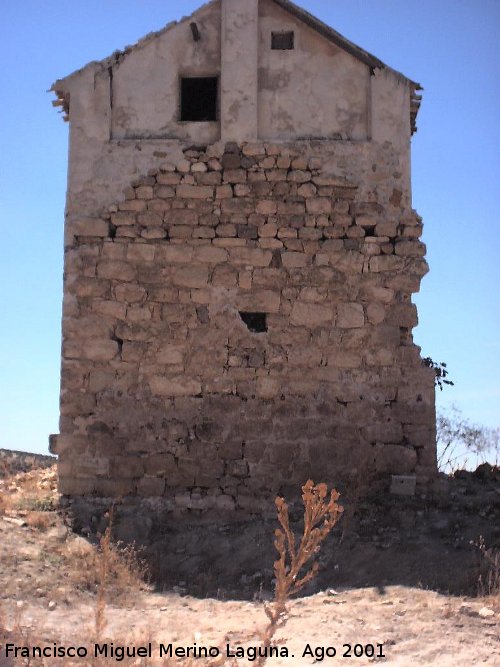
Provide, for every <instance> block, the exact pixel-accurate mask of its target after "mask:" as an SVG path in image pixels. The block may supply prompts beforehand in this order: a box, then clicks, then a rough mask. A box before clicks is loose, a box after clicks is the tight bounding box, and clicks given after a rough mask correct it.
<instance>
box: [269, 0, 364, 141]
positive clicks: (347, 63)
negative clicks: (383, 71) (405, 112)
mask: <svg viewBox="0 0 500 667" xmlns="http://www.w3.org/2000/svg"><path fill="white" fill-rule="evenodd" d="M259 18H260V20H259V33H260V48H259V136H260V137H261V138H262V139H292V138H308V137H313V138H332V139H335V138H337V139H338V138H342V139H354V140H366V139H368V138H369V93H370V72H369V68H368V67H367V66H366V65H364V64H363V63H361V62H360V61H359V60H356V58H354V57H353V56H351V55H349V54H348V53H346V52H345V51H342V50H341V49H340V48H339V47H337V46H336V45H335V44H333V43H331V42H329V41H328V40H326V39H325V38H324V37H322V36H321V35H319V34H318V33H316V32H315V31H314V30H312V29H311V28H309V27H308V26H306V25H305V24H304V23H303V22H301V21H299V20H298V19H296V18H295V17H293V16H292V15H291V14H289V13H288V12H286V11H284V10H283V9H281V8H280V7H278V6H277V5H276V4H275V3H274V2H272V1H271V0H265V1H261V3H260V17H259ZM283 30H284V31H287V30H293V31H294V33H295V49H294V50H291V51H276V50H272V49H271V33H272V32H273V31H277V32H280V31H283Z"/></svg>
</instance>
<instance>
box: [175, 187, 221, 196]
mask: <svg viewBox="0 0 500 667" xmlns="http://www.w3.org/2000/svg"><path fill="white" fill-rule="evenodd" d="M176 194H177V196H178V197H181V198H183V199H210V198H212V197H213V196H214V189H213V187H212V186H210V185H183V184H181V185H178V186H177V187H176Z"/></svg>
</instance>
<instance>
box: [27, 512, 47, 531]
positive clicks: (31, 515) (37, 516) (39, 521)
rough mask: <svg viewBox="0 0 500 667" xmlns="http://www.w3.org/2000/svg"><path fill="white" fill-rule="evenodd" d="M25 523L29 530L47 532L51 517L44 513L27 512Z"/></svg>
mask: <svg viewBox="0 0 500 667" xmlns="http://www.w3.org/2000/svg"><path fill="white" fill-rule="evenodd" d="M25 521H26V523H27V524H28V526H29V527H30V528H35V529H36V530H47V528H48V527H49V526H50V524H51V517H50V515H49V514H47V513H46V512H28V514H27V515H26V517H25Z"/></svg>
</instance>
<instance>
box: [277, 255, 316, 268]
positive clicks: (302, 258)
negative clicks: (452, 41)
mask: <svg viewBox="0 0 500 667" xmlns="http://www.w3.org/2000/svg"><path fill="white" fill-rule="evenodd" d="M281 261H282V262H283V266H284V267H285V268H287V269H295V268H300V267H305V266H307V265H308V264H310V263H311V258H310V257H309V256H308V255H306V254H305V253H303V252H282V253H281Z"/></svg>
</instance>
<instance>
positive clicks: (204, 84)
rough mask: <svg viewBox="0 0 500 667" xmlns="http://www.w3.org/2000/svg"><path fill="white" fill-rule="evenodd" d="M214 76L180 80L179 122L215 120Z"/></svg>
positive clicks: (215, 78)
mask: <svg viewBox="0 0 500 667" xmlns="http://www.w3.org/2000/svg"><path fill="white" fill-rule="evenodd" d="M217 88H218V81H217V77H216V76H196V77H183V78H182V79H181V118H180V119H181V121H190V122H193V123H203V122H207V121H214V120H217Z"/></svg>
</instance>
